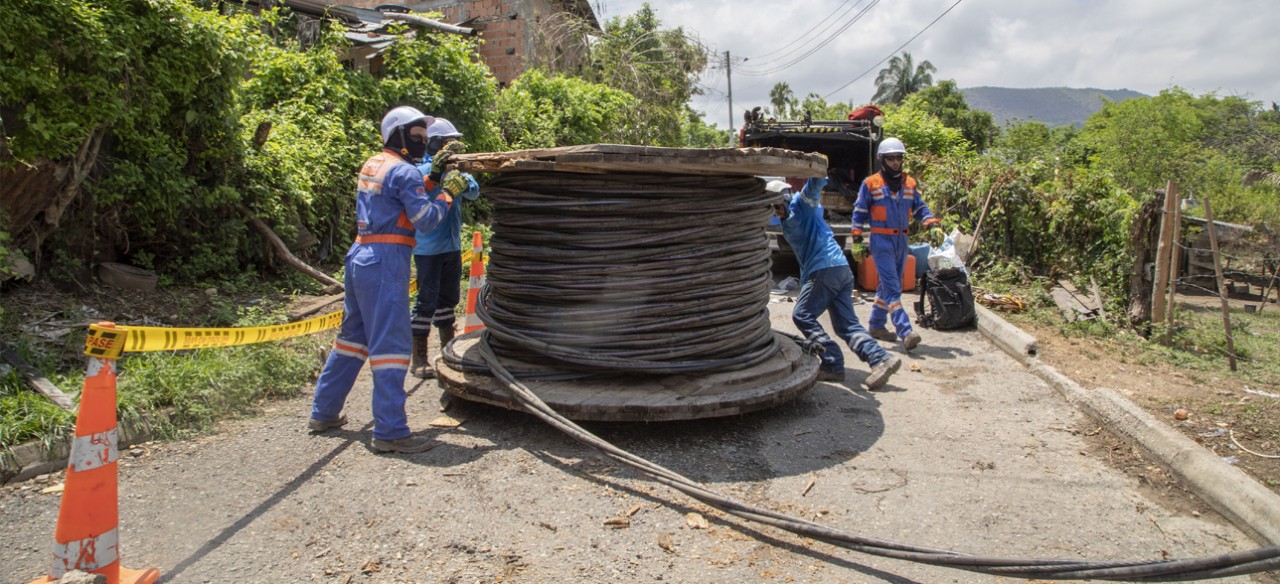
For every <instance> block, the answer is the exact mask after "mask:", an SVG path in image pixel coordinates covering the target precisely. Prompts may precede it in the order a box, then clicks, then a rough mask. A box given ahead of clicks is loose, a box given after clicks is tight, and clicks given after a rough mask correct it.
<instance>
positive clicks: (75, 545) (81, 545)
mask: <svg viewBox="0 0 1280 584" xmlns="http://www.w3.org/2000/svg"><path fill="white" fill-rule="evenodd" d="M118 559H120V535H119V532H117V531H116V530H115V529H112V530H111V531H108V532H106V533H104V534H102V535H99V536H98V537H89V538H85V539H80V540H76V541H72V542H68V543H58V542H53V565H52V566H50V567H49V577H50V578H53V579H54V580H57V579H59V578H61V577H62V576H63V575H65V574H66V573H67V572H70V571H71V570H81V571H83V572H92V571H94V570H98V569H101V568H104V567H106V566H110V565H111V563H112V562H115V561H116V560H118Z"/></svg>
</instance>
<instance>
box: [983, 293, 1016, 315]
mask: <svg viewBox="0 0 1280 584" xmlns="http://www.w3.org/2000/svg"><path fill="white" fill-rule="evenodd" d="M977 301H978V302H979V303H980V304H982V305H983V306H986V307H987V308H990V309H993V310H999V311H1001V312H1023V311H1025V310H1026V309H1027V302H1026V301H1025V300H1023V299H1022V297H1021V296H1014V295H1012V294H990V293H988V294H983V295H981V296H978V298H977Z"/></svg>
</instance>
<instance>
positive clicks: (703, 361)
mask: <svg viewBox="0 0 1280 584" xmlns="http://www.w3.org/2000/svg"><path fill="white" fill-rule="evenodd" d="M456 160H457V162H458V164H459V167H460V168H462V169H463V170H467V171H473V172H497V173H503V175H502V176H501V177H499V179H498V180H495V181H494V182H493V183H491V184H490V185H489V186H488V187H487V188H486V190H485V192H486V193H488V194H489V197H490V201H491V202H492V203H493V204H494V209H495V211H494V217H495V220H494V225H493V232H494V236H493V241H492V247H493V250H494V251H493V254H492V256H491V260H490V264H489V269H490V271H489V273H488V274H487V275H486V277H487V278H488V284H487V289H486V294H485V295H484V296H485V297H486V298H487V299H486V300H484V302H482V305H483V306H482V309H481V310H478V311H477V312H478V313H479V314H480V316H481V318H482V319H484V320H485V321H486V324H487V325H489V327H490V329H489V331H488V333H485V334H487V335H488V336H487V337H482V333H480V332H476V333H471V334H467V335H463V336H461V337H459V338H457V339H455V340H454V341H453V343H452V344H451V345H450V346H449V347H448V348H447V349H448V350H447V351H446V358H445V359H442V360H440V361H438V362H437V365H436V372H437V378H438V379H440V381H441V384H442V385H443V387H444V388H445V389H446V390H448V391H449V392H450V393H452V394H454V395H456V396H458V397H461V398H463V399H468V400H472V401H478V402H483V403H489V404H493V405H499V406H503V407H508V408H516V407H517V406H515V404H514V400H513V399H512V398H511V397H510V396H509V395H508V394H507V391H506V389H505V387H504V386H503V384H501V383H500V382H498V380H496V379H494V378H493V377H492V376H491V375H489V374H488V373H487V371H486V370H485V369H484V368H483V367H481V366H479V365H477V363H478V362H479V361H480V359H479V358H478V356H477V355H478V352H479V349H478V343H480V342H482V339H485V338H487V339H488V342H490V344H491V345H492V346H493V348H494V352H495V353H498V354H499V355H500V356H501V357H502V358H503V364H504V366H507V367H508V368H509V369H511V370H513V371H520V372H521V373H520V374H518V376H519V377H521V378H522V379H526V380H527V383H528V385H529V386H530V388H531V389H533V390H534V392H535V393H537V394H538V395H539V397H541V398H542V399H543V400H544V401H545V402H547V403H548V404H549V405H550V406H552V407H553V408H555V409H556V410H557V411H560V412H562V413H563V414H564V415H565V416H567V417H569V418H572V419H576V420H597V421H658V420H687V419H697V418H707V417H715V416H726V415H735V414H741V413H745V412H749V411H754V410H759V409H764V408H768V407H772V406H774V405H777V404H780V403H783V402H785V401H787V400H790V399H792V398H794V397H795V396H797V395H799V394H800V393H803V392H804V391H806V390H808V389H809V388H810V387H812V386H813V384H814V382H815V380H816V377H817V368H818V360H817V359H816V358H815V357H813V356H812V355H807V354H805V353H804V351H802V350H801V348H800V347H799V346H798V345H797V344H796V343H795V342H794V341H793V340H792V339H791V338H789V337H788V336H787V335H784V334H782V333H779V332H777V331H771V330H769V324H768V310H767V303H768V285H767V283H768V282H769V280H768V270H769V263H768V253H769V251H768V239H767V237H766V236H765V235H764V227H765V224H766V223H767V217H768V208H767V204H766V201H765V195H763V186H762V185H763V183H762V182H760V181H758V180H756V179H753V178H746V179H744V178H743V177H753V176H756V175H775V176H776V175H782V176H793V177H814V176H822V175H823V174H825V170H826V160H825V157H823V156H821V155H818V154H803V153H799V152H793V151H789V150H780V149H682V148H650V147H639V146H619V145H607V144H606V145H594V146H576V147H569V148H559V149H548V150H535V151H523V152H510V153H501V154H493V153H486V154H470V155H462V156H458V157H457V158H456ZM593 181H594V182H593ZM592 189H599V190H598V191H593V190H592ZM566 193H567V194H566ZM574 197H577V198H574ZM650 200H652V201H654V203H653V204H652V205H650V204H649V201H650ZM699 203H701V204H703V205H704V208H699V207H697V205H698V204H699ZM664 213H665V214H667V215H664ZM664 217H669V218H670V219H669V220H664ZM690 218H693V220H696V221H699V222H701V223H699V224H697V225H696V226H695V228H690V227H688V225H689V222H690V221H691V219H690ZM668 224H670V225H668ZM566 226H572V227H573V229H568V228H567V227H566ZM579 230H580V231H582V234H581V235H580V236H576V235H575V236H573V237H566V236H565V235H564V232H565V231H574V233H575V234H576V233H577V231H579ZM753 246H754V249H752V248H753ZM728 250H731V251H728ZM718 252H719V256H726V255H732V258H733V259H732V260H731V261H724V259H723V257H717V255H718ZM734 254H736V255H734ZM614 258H623V260H622V261H628V262H630V263H629V264H628V265H625V266H621V265H617V264H616V263H614V264H612V265H611V264H610V263H609V261H610V260H611V259H614ZM760 258H763V260H760ZM558 262H563V263H558ZM697 262H705V265H706V268H705V270H706V272H707V274H710V277H707V275H706V274H702V273H700V271H699V270H700V269H701V268H700V267H699V264H698V263H697ZM712 270H720V271H719V272H714V271H712ZM561 272H565V273H567V274H569V275H568V276H563V275H562V274H561ZM490 297H491V298H490ZM735 303H738V304H737V305H735ZM704 308H705V315H703V314H701V313H698V312H697V311H699V310H703V309H704ZM615 314H616V315H618V316H617V317H616V318H614V317H613V316H611V315H615ZM704 316H705V318H702V317H704ZM759 319H763V320H762V321H761V320H759ZM667 320H669V321H670V323H671V326H670V328H669V329H667V330H664V328H663V327H664V323H665V322H666V321H667ZM699 320H705V321H706V322H697V321H699ZM613 321H616V323H615V322H613ZM610 324H616V328H613V329H609V325H610ZM697 326H706V327H708V328H706V329H705V331H703V330H700V329H697V328H691V327H697ZM761 326H763V329H762V328H761ZM597 329H609V330H597ZM593 335H595V336H593ZM735 343H736V344H735ZM704 345H705V346H704ZM738 345H741V346H738Z"/></svg>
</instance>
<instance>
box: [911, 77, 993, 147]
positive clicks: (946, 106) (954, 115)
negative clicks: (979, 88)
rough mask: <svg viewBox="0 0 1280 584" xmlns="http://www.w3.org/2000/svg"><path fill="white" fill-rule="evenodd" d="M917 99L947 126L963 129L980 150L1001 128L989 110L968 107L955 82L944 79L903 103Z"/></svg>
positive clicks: (964, 133)
mask: <svg viewBox="0 0 1280 584" xmlns="http://www.w3.org/2000/svg"><path fill="white" fill-rule="evenodd" d="M908 102H909V103H914V104H917V106H918V107H919V108H920V109H923V110H924V111H926V112H929V113H930V114H933V116H934V117H936V118H938V119H939V120H942V123H943V124H946V125H947V126H948V127H951V128H955V129H957V130H960V133H961V134H963V135H964V138H965V139H966V140H968V141H969V142H970V143H971V144H973V147H974V149H975V150H977V151H978V152H982V151H984V150H986V149H987V147H988V146H990V145H991V144H992V142H993V141H994V140H995V138H996V136H997V135H999V134H1000V129H999V128H998V127H996V123H995V121H994V120H993V119H992V118H991V114H990V113H989V112H985V111H982V110H975V109H969V104H968V103H967V102H966V101H965V99H964V93H961V92H960V90H959V89H957V88H956V82H955V81H953V80H951V79H945V80H943V81H941V82H939V83H938V84H937V85H934V86H931V87H925V88H924V89H921V90H919V91H917V92H915V93H913V94H911V96H910V97H908V98H907V99H906V100H905V101H904V103H908Z"/></svg>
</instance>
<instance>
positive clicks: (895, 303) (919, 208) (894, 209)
mask: <svg viewBox="0 0 1280 584" xmlns="http://www.w3.org/2000/svg"><path fill="white" fill-rule="evenodd" d="M912 215H914V216H915V218H916V220H917V221H920V222H921V223H922V224H924V226H925V228H926V229H927V228H929V227H931V226H933V225H937V224H938V223H940V221H939V220H938V219H937V218H936V217H934V216H933V213H932V212H931V211H929V206H928V205H926V204H925V202H924V199H922V198H920V191H919V190H918V189H917V187H916V179H914V178H912V177H910V176H907V175H906V174H903V175H902V189H901V190H900V191H898V192H896V193H894V192H891V189H890V188H889V185H888V184H887V183H886V182H885V178H884V176H883V175H882V174H880V173H877V174H873V175H871V176H869V177H867V178H866V180H864V181H862V188H860V189H859V190H858V200H857V202H855V203H854V205H853V232H852V233H853V235H854V236H855V237H857V236H860V235H862V233H863V230H862V227H863V226H864V225H867V223H868V219H869V220H870V226H871V243H870V247H871V257H872V258H873V259H874V260H875V262H876V273H877V275H879V277H880V283H879V285H878V286H876V300H875V303H874V304H873V305H872V306H871V320H870V322H869V323H868V324H870V325H871V328H873V329H879V328H885V321H886V320H887V319H890V318H891V319H892V320H893V328H894V332H896V333H897V335H898V338H900V339H901V338H904V337H906V336H907V335H908V334H910V333H911V319H910V318H909V317H908V316H907V311H906V310H904V309H903V308H902V273H903V271H904V270H905V269H906V266H907V223H908V222H909V221H910V220H911V216H912Z"/></svg>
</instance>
